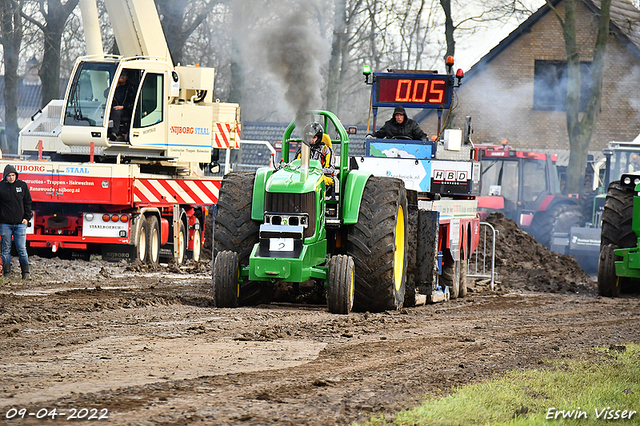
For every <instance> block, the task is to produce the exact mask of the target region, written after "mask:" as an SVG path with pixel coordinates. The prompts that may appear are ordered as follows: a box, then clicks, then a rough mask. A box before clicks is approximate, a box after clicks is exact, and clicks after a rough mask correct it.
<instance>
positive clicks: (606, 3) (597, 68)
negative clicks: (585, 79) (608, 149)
mask: <svg viewBox="0 0 640 426" xmlns="http://www.w3.org/2000/svg"><path fill="white" fill-rule="evenodd" d="M546 1H547V4H548V5H549V7H550V8H551V10H553V12H554V13H555V15H556V17H557V18H558V22H560V26H561V27H562V35H563V37H564V47H565V53H566V55H567V103H566V104H567V131H568V134H569V148H570V154H569V165H568V166H567V182H566V185H565V188H564V191H565V193H567V194H570V193H574V194H576V193H579V192H581V191H582V189H583V188H582V182H583V181H584V174H585V168H586V165H587V156H588V150H589V143H590V142H591V136H592V135H593V129H594V128H595V125H596V123H597V122H598V115H599V114H600V102H601V98H602V75H603V72H604V55H605V51H606V48H607V40H608V37H609V22H610V10H611V0H602V2H601V3H600V16H599V19H598V35H597V36H596V41H595V48H594V50H593V62H592V65H591V95H590V97H589V101H588V103H587V107H586V110H585V111H584V113H582V118H580V102H581V97H582V95H581V75H580V54H579V46H578V41H577V37H576V33H577V26H576V1H575V0H565V1H564V2H563V3H564V9H565V11H564V17H563V16H561V15H560V13H559V12H558V10H557V9H556V8H555V7H554V6H553V4H552V3H551V1H550V0H546Z"/></svg>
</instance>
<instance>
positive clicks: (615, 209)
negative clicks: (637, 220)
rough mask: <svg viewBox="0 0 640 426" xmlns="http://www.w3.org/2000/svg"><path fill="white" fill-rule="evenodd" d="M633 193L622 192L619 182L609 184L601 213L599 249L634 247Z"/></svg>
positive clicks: (635, 242) (635, 240)
mask: <svg viewBox="0 0 640 426" xmlns="http://www.w3.org/2000/svg"><path fill="white" fill-rule="evenodd" d="M633 196H634V192H633V191H624V190H623V189H622V188H621V187H620V182H619V181H615V182H611V184H610V185H609V188H608V190H607V198H606V200H605V202H604V210H603V211H602V233H601V235H600V247H601V250H602V247H604V246H607V245H609V244H612V245H613V246H615V248H629V247H635V245H636V244H637V237H636V234H635V232H633V228H632V222H633Z"/></svg>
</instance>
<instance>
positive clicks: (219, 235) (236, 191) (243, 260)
mask: <svg viewBox="0 0 640 426" xmlns="http://www.w3.org/2000/svg"><path fill="white" fill-rule="evenodd" d="M254 180H255V173H253V172H233V173H229V174H228V175H226V176H225V177H224V180H223V181H222V186H221V187H220V193H219V195H218V203H217V206H218V212H217V213H216V217H215V233H214V241H213V248H214V256H216V255H217V253H220V252H222V251H224V250H231V251H235V252H236V253H238V261H239V262H240V264H241V265H248V264H249V256H250V255H251V250H253V246H254V245H255V244H256V243H257V242H258V233H259V230H260V224H259V223H258V222H256V221H254V220H252V219H251V200H252V195H253V182H254Z"/></svg>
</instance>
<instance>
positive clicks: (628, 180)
mask: <svg viewBox="0 0 640 426" xmlns="http://www.w3.org/2000/svg"><path fill="white" fill-rule="evenodd" d="M623 182H624V184H625V185H629V184H630V183H631V178H630V177H629V176H625V178H624V180H623Z"/></svg>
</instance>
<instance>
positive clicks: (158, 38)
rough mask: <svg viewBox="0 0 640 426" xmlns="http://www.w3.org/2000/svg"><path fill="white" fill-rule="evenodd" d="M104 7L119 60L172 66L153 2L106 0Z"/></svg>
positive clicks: (149, 0)
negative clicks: (145, 60)
mask: <svg viewBox="0 0 640 426" xmlns="http://www.w3.org/2000/svg"><path fill="white" fill-rule="evenodd" d="M104 3H105V7H106V9H107V13H108V14H109V17H110V21H111V26H112V27H113V33H114V35H115V37H116V42H117V43H118V49H119V50H120V54H121V55H122V56H124V57H134V56H146V57H149V58H161V59H164V60H166V61H167V63H168V64H170V65H171V66H173V61H172V59H171V54H170V53H169V47H168V46H167V42H166V39H165V36H164V32H163V31H162V25H161V24H160V17H159V16H158V11H157V9H156V6H155V3H154V2H153V0H135V1H134V0H108V1H105V2H104Z"/></svg>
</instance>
